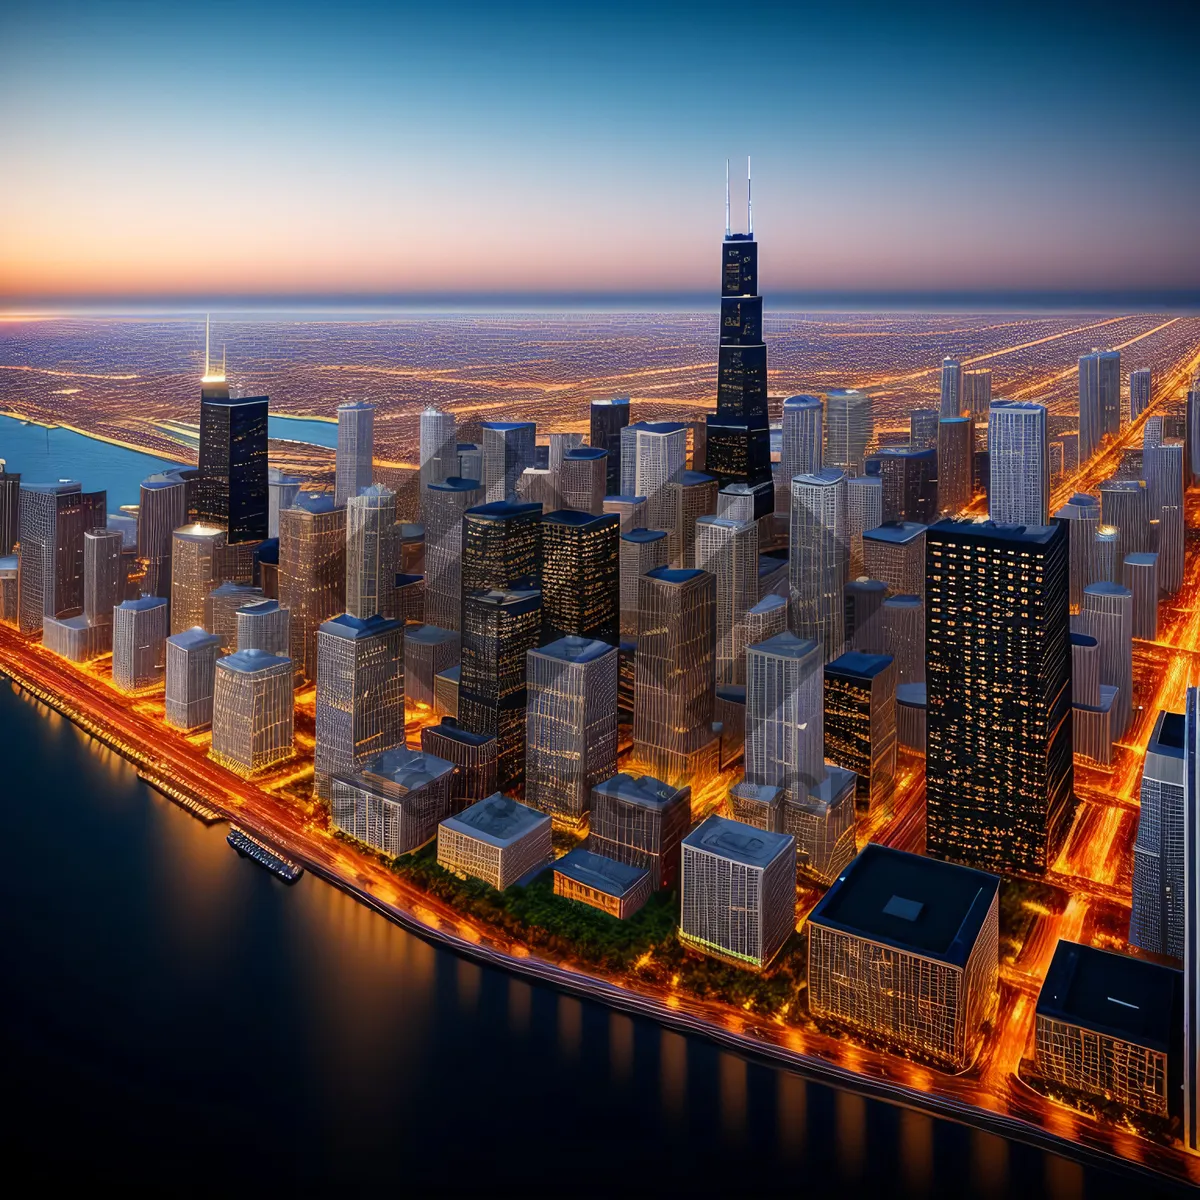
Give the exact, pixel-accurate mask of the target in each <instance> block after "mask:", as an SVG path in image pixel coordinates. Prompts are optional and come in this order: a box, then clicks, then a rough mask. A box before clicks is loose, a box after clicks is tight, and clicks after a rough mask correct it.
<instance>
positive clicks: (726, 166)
mask: <svg viewBox="0 0 1200 1200" xmlns="http://www.w3.org/2000/svg"><path fill="white" fill-rule="evenodd" d="M725 236H726V237H728V236H729V159H726V160H725Z"/></svg>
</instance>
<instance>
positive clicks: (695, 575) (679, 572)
mask: <svg viewBox="0 0 1200 1200" xmlns="http://www.w3.org/2000/svg"><path fill="white" fill-rule="evenodd" d="M707 574H708V572H707V571H702V570H700V569H699V568H698V567H655V568H654V570H653V571H647V572H646V578H647V579H657V580H658V581H659V582H660V583H670V584H675V585H681V584H685V583H691V582H692V581H693V580H696V579H699V578H701V576H704V575H707Z"/></svg>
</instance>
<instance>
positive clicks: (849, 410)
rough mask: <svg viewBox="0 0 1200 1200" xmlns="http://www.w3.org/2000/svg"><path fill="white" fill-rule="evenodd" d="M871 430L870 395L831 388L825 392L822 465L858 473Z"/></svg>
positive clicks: (854, 390) (855, 390) (872, 434)
mask: <svg viewBox="0 0 1200 1200" xmlns="http://www.w3.org/2000/svg"><path fill="white" fill-rule="evenodd" d="M874 433H875V418H874V414H873V413H872V411H871V397H870V396H868V395H867V393H866V392H860V391H859V390H858V389H857V388H834V389H833V390H832V391H829V392H826V393H825V457H824V465H825V466H826V467H837V468H840V469H841V470H843V471H845V472H846V474H847V475H861V474H862V473H863V465H864V461H865V459H866V456H867V447H868V446H869V445H870V444H871V438H872V437H873V436H874ZM814 474H815V472H814Z"/></svg>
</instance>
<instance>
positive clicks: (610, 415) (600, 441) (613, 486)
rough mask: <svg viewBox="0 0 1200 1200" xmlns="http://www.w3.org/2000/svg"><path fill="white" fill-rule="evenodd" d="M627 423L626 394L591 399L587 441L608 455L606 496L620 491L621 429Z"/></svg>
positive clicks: (627, 398) (627, 406) (627, 403)
mask: <svg viewBox="0 0 1200 1200" xmlns="http://www.w3.org/2000/svg"><path fill="white" fill-rule="evenodd" d="M628 424H629V397H628V396H614V397H613V398H612V399H610V400H593V401H592V405H591V432H590V435H589V437H588V442H589V443H590V444H591V445H592V446H594V447H595V448H596V449H597V450H603V451H604V453H605V454H606V455H607V456H608V464H607V468H606V471H605V480H606V482H605V495H608V496H616V495H619V494H620V492H621V430H622V429H624V428H625V426H626V425H628Z"/></svg>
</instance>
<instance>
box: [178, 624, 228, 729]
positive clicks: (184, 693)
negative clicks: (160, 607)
mask: <svg viewBox="0 0 1200 1200" xmlns="http://www.w3.org/2000/svg"><path fill="white" fill-rule="evenodd" d="M220 652H221V639H220V638H219V637H217V635H216V634H215V633H209V632H208V631H207V630H205V629H204V628H202V627H201V626H199V625H196V626H194V627H193V628H191V629H185V630H183V632H182V633H176V634H172V635H171V636H170V637H169V638H167V695H166V710H167V724H168V725H173V726H174V727H175V728H176V729H183V730H188V731H190V730H193V729H203V728H204V727H205V726H206V725H211V724H212V707H213V683H214V679H215V676H216V673H217V655H218V654H219V653H220Z"/></svg>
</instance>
